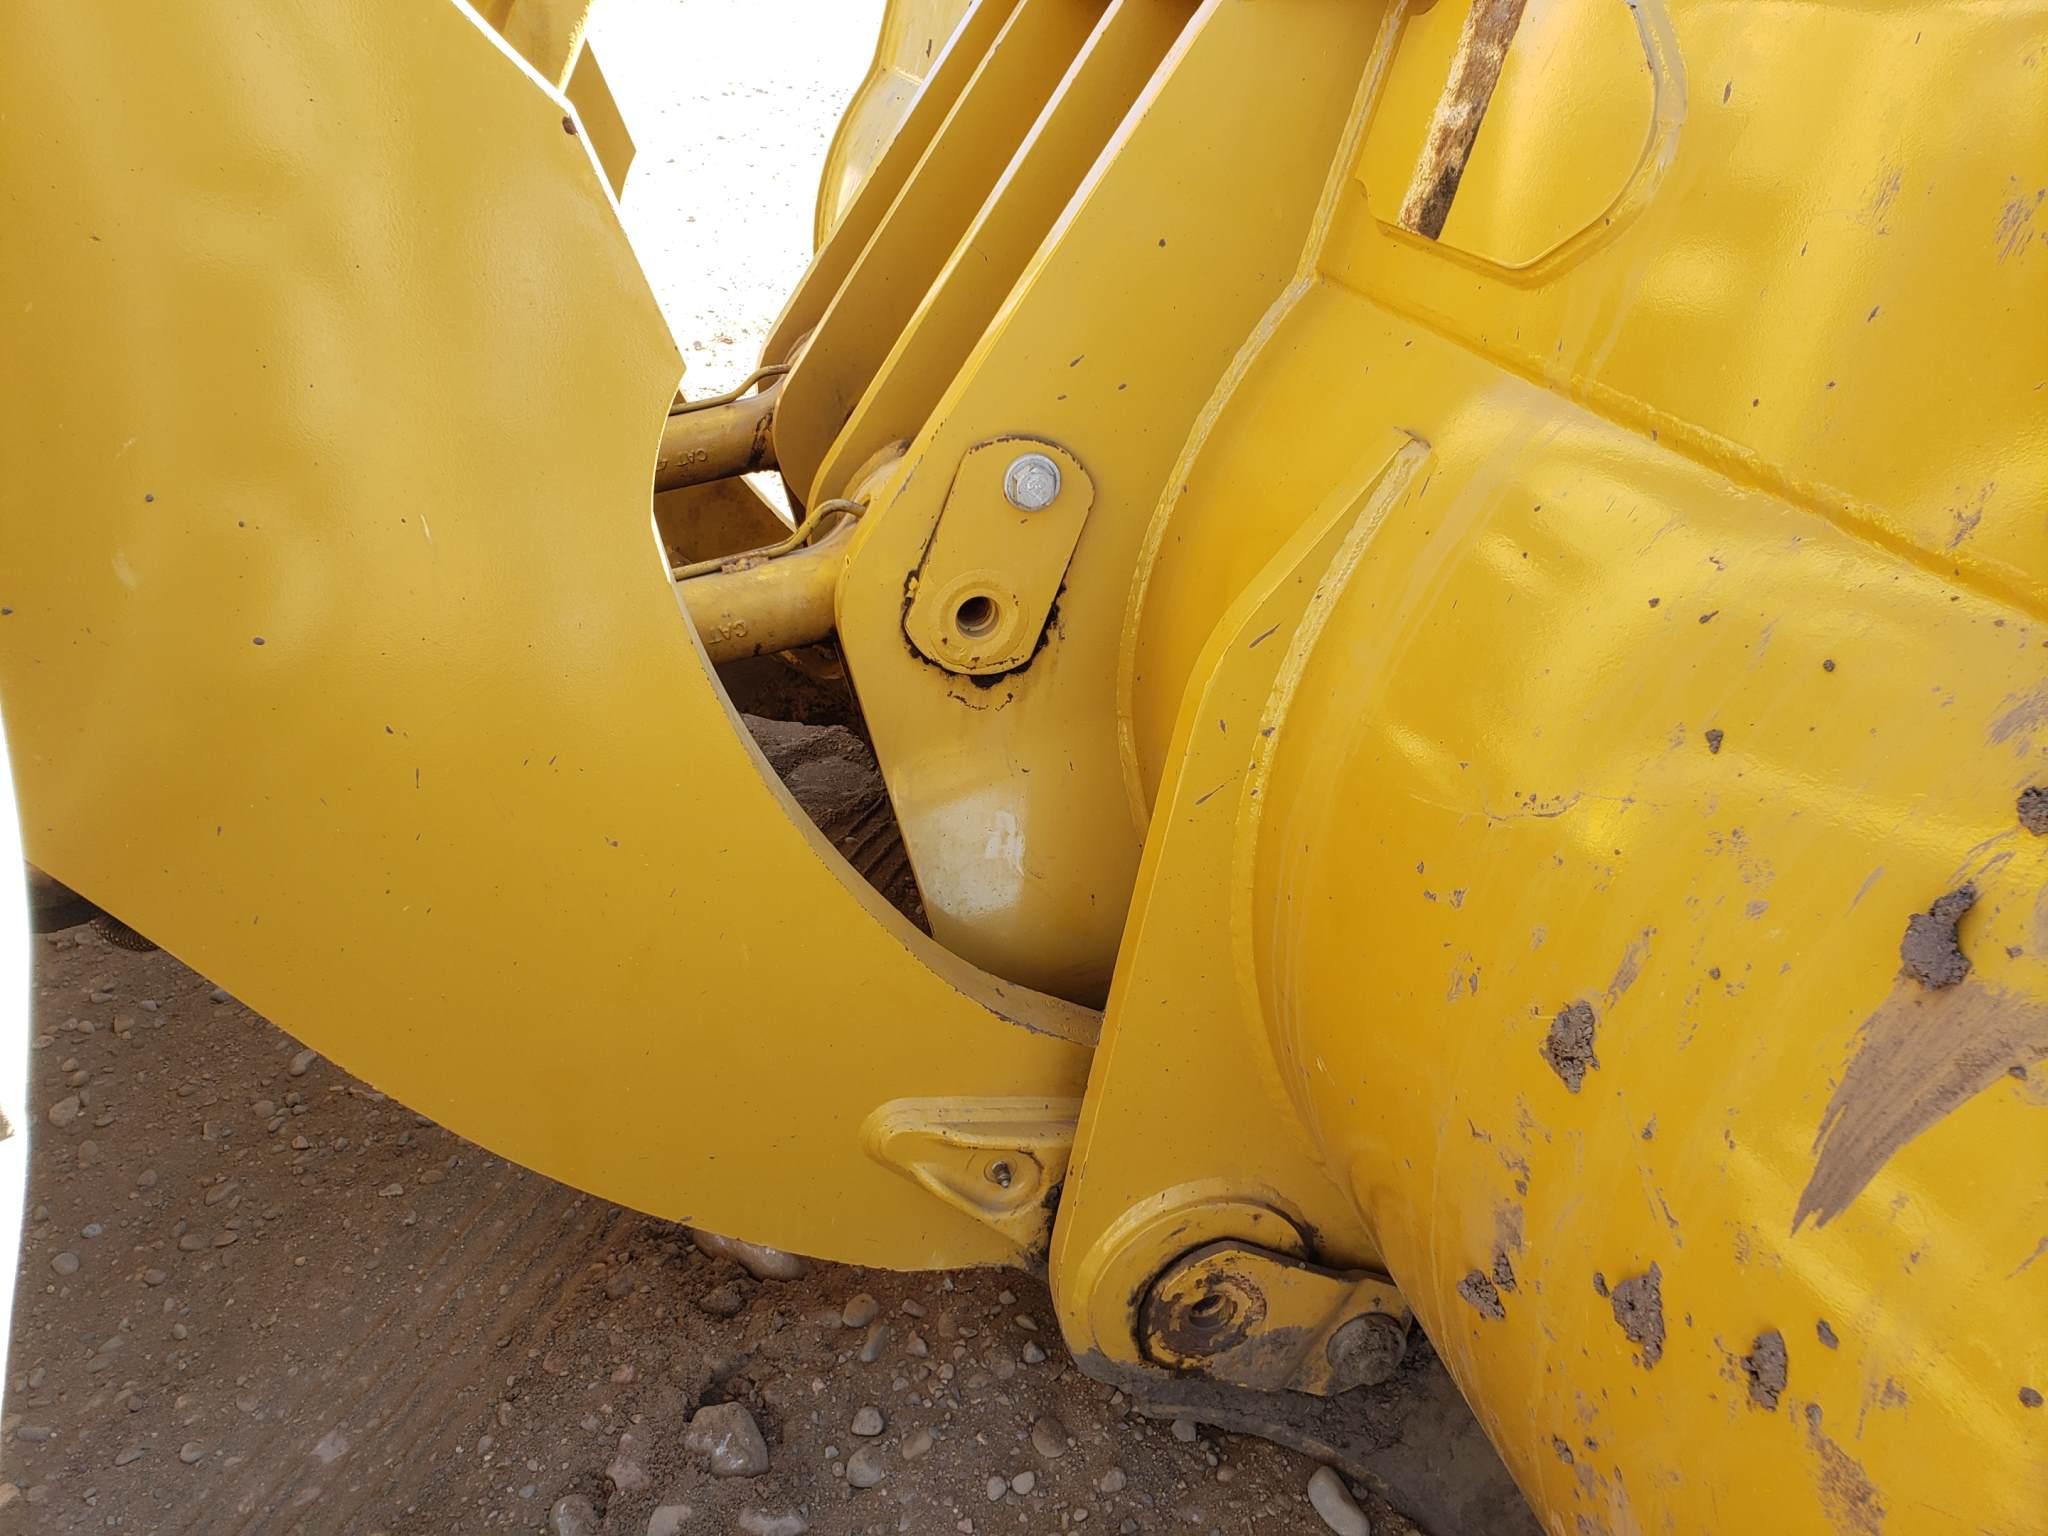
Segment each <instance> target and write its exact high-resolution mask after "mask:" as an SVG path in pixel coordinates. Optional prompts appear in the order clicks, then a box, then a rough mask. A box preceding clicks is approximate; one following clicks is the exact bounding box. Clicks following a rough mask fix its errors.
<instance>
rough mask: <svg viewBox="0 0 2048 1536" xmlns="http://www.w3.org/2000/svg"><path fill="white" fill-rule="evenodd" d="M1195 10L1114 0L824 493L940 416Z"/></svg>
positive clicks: (1169, 1)
mask: <svg viewBox="0 0 2048 1536" xmlns="http://www.w3.org/2000/svg"><path fill="white" fill-rule="evenodd" d="M1193 10H1194V6H1193V4H1192V3H1191V0H1113V3H1112V4H1111V5H1110V6H1109V7H1108V8H1107V9H1106V10H1104V11H1103V13H1102V19H1101V21H1100V22H1099V23H1097V25H1096V28H1095V30H1094V32H1093V33H1091V34H1090V35H1089V37H1088V39H1087V41H1086V42H1085V43H1083V44H1082V46H1081V49H1080V52H1079V53H1078V54H1077V55H1076V57H1075V59H1074V62H1073V65H1072V67H1071V68H1070V69H1069V71H1068V74H1067V77H1066V79H1064V80H1063V81H1062V82H1061V83H1060V86H1059V89H1058V90H1057V91H1056V92H1055V93H1054V95H1053V98H1052V100H1051V101H1050V102H1048V103H1047V104H1046V107H1045V110H1044V111H1043V112H1041V113H1040V114H1039V117H1038V119H1037V121H1036V122H1034V123H1033V124H1032V125H1031V127H1030V130H1029V131H1028V132H1027V133H1026V135H1025V138H1024V142H1023V143H1022V144H1021V145H1020V146H1019V147H1018V150H1017V153H1016V154H1015V155H1014V156H1012V157H1011V160H1010V163H1009V164H1008V165H1007V166H1005V167H1004V169H1003V173H1002V176H1001V177H1000V178H999V179H998V180H997V182H996V185H995V187H994V188H993V189H992V190H991V191H990V193H989V196H988V198H987V200H986V201H985V202H983V204H982V205H981V209H980V211H979V212H978V213H977V214H976V215H975V218H974V222H973V223H972V224H971V225H970V226H969V227H968V229H967V232H966V233H965V234H964V235H962V236H961V238H960V242H959V244H958V245H956V246H955V247H954V248H953V251H952V254H951V255H950V256H948V257H947V259H946V264H945V266H944V268H943V269H942V270H941V271H940V273H939V275H938V276H937V277H936V278H935V279H934V280H933V282H932V285H931V288H930V289H929V290H928V291H927V292H926V293H925V295H924V297H923V298H922V299H921V300H919V302H918V306H917V310H916V312H915V313H914V314H913V315H912V316H911V317H910V319H909V320H908V321H907V322H906V323H905V325H904V327H903V331H902V334H901V335H899V336H898V337H897V338H896V340H895V342H894V343H893V345H892V346H891V347H890V349H889V355H888V356H887V357H886V358H884V359H883V360H882V362H881V364H880V366H879V367H878V368H877V369H876V370H875V374H874V377H873V378H872V380H871V381H870V382H869V384H868V386H867V389H866V391H865V393H863V394H862V396H861V399H860V402H859V404H857V405H856V406H855V407H854V409H853V414H852V415H851V416H849V417H848V418H847V420H846V423H845V425H844V426H842V427H841V428H839V432H838V436H837V437H836V438H835V439H834V440H833V443H832V447H831V449H830V450H829V451H828V452H827V453H826V455H825V458H824V461H823V464H822V465H821V467H820V468H819V470H818V473H817V475H816V477H815V482H814V483H815V484H816V485H817V486H818V487H819V488H820V489H821V490H826V491H829V492H831V493H833V494H840V492H839V491H838V487H840V486H841V485H843V484H844V483H846V480H847V478H848V476H847V467H848V466H849V465H855V464H858V463H860V462H861V461H862V460H863V459H864V458H865V457H866V456H867V455H868V454H869V453H870V452H872V451H873V449H874V447H875V446H876V445H877V444H879V443H885V442H889V441H892V440H894V439H897V438H905V439H907V438H909V437H912V436H914V435H915V434H916V432H917V430H918V429H919V428H920V427H922V426H923V425H924V423H925V422H926V421H927V420H928V419H929V418H930V416H931V413H932V410H933V408H934V407H935V406H936V405H937V404H938V401H939V398H940V396H941V395H943V394H944V393H945V391H946V387H947V386H948V385H949V384H950V383H951V382H952V380H953V378H954V376H955V375H956V374H957V373H958V372H959V370H960V365H961V363H963V362H964V361H965V360H966V358H967V354H968V353H969V352H970V351H972V350H973V347H974V344H975V343H976V342H977V341H979V340H980V339H981V337H982V334H983V332H985V331H986V330H987V329H988V324H989V321H990V320H992V319H993V318H994V317H995V314H996V311H997V309H998V307H999V306H1000V305H1001V304H1002V302H1003V300H1004V298H1005V297H1007V296H1008V294H1009V292H1010V289H1011V287H1012V286H1013V285H1014V284H1015V282H1016V281H1017V278H1018V276H1019V275H1020V274H1021V273H1022V272H1023V270H1024V265H1025V263H1026V262H1027V261H1029V260H1030V258H1031V256H1032V255H1033V253H1034V252H1036V251H1037V249H1038V248H1039V246H1040V245H1041V244H1043V243H1044V240H1045V237H1046V235H1047V233H1048V232H1049V231H1050V230H1051V229H1052V227H1053V224H1054V221H1055V220H1057V219H1058V217H1059V215H1060V213H1061V211H1062V210H1063V209H1064V208H1065V207H1066V205H1067V202H1068V200H1069V199H1070V198H1071V197H1072V196H1073V194H1074V190H1075V188H1076V187H1078V186H1079V185H1080V182H1081V178H1082V176H1084V175H1085V174H1086V173H1087V171H1088V169H1089V167H1090V166H1092V165H1093V164H1094V163H1095V161H1096V159H1097V157H1098V156H1099V155H1100V154H1101V153H1102V151H1103V148H1104V146H1105V145H1107V144H1108V143H1109V140H1110V137H1111V135H1112V134H1113V133H1114V132H1115V130H1116V126H1117V124H1118V123H1119V122H1120V121H1122V119H1123V117H1124V115H1125V114H1126V113H1127V112H1128V111H1129V110H1130V107H1131V104H1132V103H1133V102H1134V101H1135V100H1136V99H1137V95H1138V92H1139V91H1140V90H1141V89H1143V87H1144V84H1145V82H1146V80H1147V79H1149V78H1150V77H1151V75H1152V73H1153V71H1154V70H1156V69H1157V68H1158V66H1159V61H1160V59H1161V58H1162V57H1163V56H1164V55H1165V53H1166V50H1167V48H1168V47H1169V46H1170V45H1171V44H1172V42H1173V40H1174V38H1175V37H1177V36H1178V35H1179V34H1180V31H1181V29H1182V27H1184V26H1185V25H1186V24H1187V20H1188V17H1189V16H1190V15H1191V14H1192V12H1193Z"/></svg>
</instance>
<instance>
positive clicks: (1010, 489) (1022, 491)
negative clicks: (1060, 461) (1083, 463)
mask: <svg viewBox="0 0 2048 1536" xmlns="http://www.w3.org/2000/svg"><path fill="white" fill-rule="evenodd" d="M1059 493H1060V467H1059V465H1057V464H1055V463H1054V462H1053V461H1052V460H1051V459H1049V458H1047V457H1046V456H1045V455H1044V454H1042V453H1020V454H1018V455H1017V457H1016V458H1014V459H1012V460H1010V467H1009V468H1008V469H1006V470H1004V471H1003V496H1004V498H1005V499H1006V500H1007V501H1008V502H1009V503H1010V505H1011V506H1013V507H1015V508H1016V509H1017V510H1018V511H1020V512H1043V511H1044V510H1045V509H1046V508H1047V507H1049V506H1051V505H1052V503H1053V498H1054V497H1056V496H1058V495H1059Z"/></svg>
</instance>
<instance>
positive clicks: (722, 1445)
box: [683, 1403, 768, 1477]
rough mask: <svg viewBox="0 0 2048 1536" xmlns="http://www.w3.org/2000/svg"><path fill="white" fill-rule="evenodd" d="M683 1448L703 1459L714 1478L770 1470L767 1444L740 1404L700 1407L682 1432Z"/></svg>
mask: <svg viewBox="0 0 2048 1536" xmlns="http://www.w3.org/2000/svg"><path fill="white" fill-rule="evenodd" d="M683 1446H684V1448H685V1449H686V1450H689V1451H691V1452H692V1453H694V1454H695V1455H698V1456H701V1457H703V1458H704V1462H705V1465H707V1466H708V1467H709V1468H710V1469H711V1475H712V1476H714V1477H758V1476H760V1474H761V1473H763V1472H766V1471H767V1470H768V1442H767V1441H765V1440H763V1439H762V1438H761V1429H760V1426H759V1425H757V1424H756V1423H755V1422H754V1416H753V1415H752V1414H751V1413H749V1412H747V1410H746V1407H745V1406H744V1405H743V1404H740V1403H714V1404H713V1405H712V1406H710V1407H709V1408H699V1409H698V1410H697V1412H696V1415H695V1417H693V1418H692V1419H691V1420H690V1427H689V1428H688V1429H687V1430H685V1431H684V1433H683Z"/></svg>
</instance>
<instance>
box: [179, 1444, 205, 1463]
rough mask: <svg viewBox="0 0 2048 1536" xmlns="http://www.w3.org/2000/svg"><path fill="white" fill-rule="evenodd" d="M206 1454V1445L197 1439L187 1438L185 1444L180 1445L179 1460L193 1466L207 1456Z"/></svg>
mask: <svg viewBox="0 0 2048 1536" xmlns="http://www.w3.org/2000/svg"><path fill="white" fill-rule="evenodd" d="M205 1455H206V1447H205V1446H203V1445H201V1444H200V1443H199V1442H198V1441H197V1440H187V1441H186V1442H185V1443H184V1444H183V1445H181V1446H179V1447H178V1460H180V1461H182V1462H183V1463H185V1465H186V1466H188V1467H189V1466H192V1465H193V1464H194V1463H196V1462H198V1461H201V1460H203V1459H204V1458H205Z"/></svg>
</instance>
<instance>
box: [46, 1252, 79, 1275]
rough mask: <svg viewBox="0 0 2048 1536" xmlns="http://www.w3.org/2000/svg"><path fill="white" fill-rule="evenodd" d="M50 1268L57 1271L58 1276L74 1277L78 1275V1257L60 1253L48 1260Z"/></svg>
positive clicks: (72, 1254)
mask: <svg viewBox="0 0 2048 1536" xmlns="http://www.w3.org/2000/svg"><path fill="white" fill-rule="evenodd" d="M50 1268H52V1269H54V1270H55V1271H57V1273H58V1274H60V1275H66V1276H69V1275H75V1274H77V1273H78V1255H77V1254H75V1253H69V1252H67V1253H60V1254H58V1255H57V1256H56V1257H55V1258H54V1259H52V1260H50Z"/></svg>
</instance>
